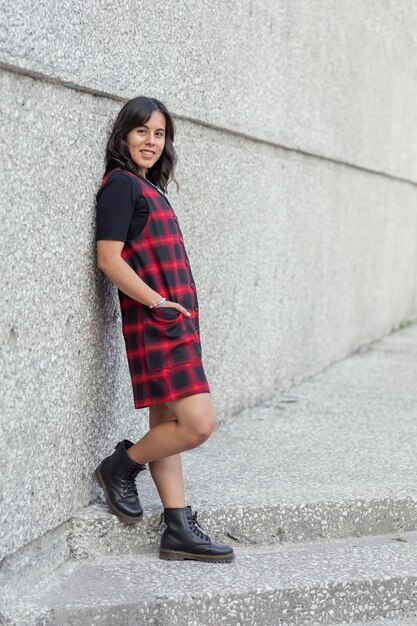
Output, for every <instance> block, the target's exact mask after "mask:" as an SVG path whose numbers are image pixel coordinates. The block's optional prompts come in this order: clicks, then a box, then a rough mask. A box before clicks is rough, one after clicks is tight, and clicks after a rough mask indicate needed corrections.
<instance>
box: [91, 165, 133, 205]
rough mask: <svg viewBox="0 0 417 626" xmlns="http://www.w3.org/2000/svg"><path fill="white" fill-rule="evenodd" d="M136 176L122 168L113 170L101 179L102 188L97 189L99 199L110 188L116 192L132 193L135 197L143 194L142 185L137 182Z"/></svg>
mask: <svg viewBox="0 0 417 626" xmlns="http://www.w3.org/2000/svg"><path fill="white" fill-rule="evenodd" d="M136 178H137V177H136V176H135V175H134V174H132V173H131V172H128V171H127V170H124V169H122V168H117V169H114V170H111V171H110V172H108V173H107V174H106V175H105V176H104V177H103V179H102V181H101V185H100V188H99V190H98V191H97V196H96V197H97V199H99V197H100V196H101V194H102V193H103V191H110V190H111V191H114V192H115V193H120V192H122V193H123V192H124V193H130V194H133V195H134V196H135V197H139V196H141V195H142V191H141V188H140V185H139V184H138V183H136V184H135V179H136Z"/></svg>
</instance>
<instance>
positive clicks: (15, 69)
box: [0, 61, 417, 187]
mask: <svg viewBox="0 0 417 626" xmlns="http://www.w3.org/2000/svg"><path fill="white" fill-rule="evenodd" d="M0 68H1V69H3V70H5V71H8V72H10V73H14V74H19V75H22V76H29V77H30V78H34V79H37V80H39V81H41V82H45V83H50V84H52V85H57V86H58V87H66V88H67V89H72V90H73V91H77V92H80V93H86V94H88V95H91V96H95V97H98V98H107V99H108V100H113V101H115V102H121V103H125V102H127V101H128V100H129V99H130V97H129V96H128V97H125V96H118V95H116V94H112V93H110V92H107V91H101V90H99V89H91V88H89V87H86V86H84V85H78V84H77V83H73V82H71V81H67V80H64V79H62V78H56V77H53V76H48V75H47V74H42V72H37V71H35V70H30V69H27V68H22V67H19V66H18V65H11V64H8V63H5V62H4V61H0ZM171 113H172V115H173V117H174V118H176V119H179V120H181V121H187V122H190V123H192V124H195V125H198V126H205V127H206V128H210V129H212V130H216V131H219V132H223V133H228V134H229V135H233V136H236V137H242V138H243V139H246V140H249V141H254V142H256V143H261V144H263V145H267V146H271V147H273V148H278V149H280V150H284V151H286V152H292V153H295V154H300V155H303V156H306V157H309V158H312V159H317V160H319V161H327V162H329V163H335V164H336V165H341V166H344V167H348V168H349V169H356V170H358V171H360V172H367V173H369V174H373V175H376V176H382V177H383V178H388V179H390V180H395V181H398V182H402V183H406V184H408V185H412V186H413V187H417V181H414V180H412V179H410V178H405V177H403V176H397V175H395V174H391V173H389V172H385V171H383V170H376V169H373V168H371V167H365V166H364V165H357V164H356V163H351V162H349V161H343V160H342V159H337V158H335V157H330V156H327V155H324V154H320V153H314V152H308V151H307V150H303V149H302V148H295V147H291V146H286V145H285V144H281V143H278V142H274V141H268V140H267V139H262V138H261V137H256V136H253V135H248V134H247V133H244V132H242V131H239V130H235V129H233V128H228V127H225V126H217V125H216V124H213V123H210V122H205V121H204V120H201V119H198V118H193V117H189V116H187V115H182V114H179V113H174V112H173V111H171Z"/></svg>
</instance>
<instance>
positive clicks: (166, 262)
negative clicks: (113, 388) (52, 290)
mask: <svg viewBox="0 0 417 626" xmlns="http://www.w3.org/2000/svg"><path fill="white" fill-rule="evenodd" d="M173 142H174V123H173V119H172V117H171V115H170V113H169V111H168V110H167V108H166V107H165V105H164V104H163V103H162V102H160V101H159V100H156V99H155V98H148V97H145V96H139V97H137V98H133V99H132V100H130V101H129V102H127V103H126V104H125V106H124V107H123V108H122V109H121V111H120V112H119V115H118V117H117V119H116V122H115V124H114V127H113V130H112V132H111V135H110V137H109V139H108V142H107V148H106V157H105V161H106V168H105V173H104V177H103V180H102V184H101V187H100V189H99V191H98V193H97V231H96V240H97V265H98V267H99V268H100V269H101V270H102V271H103V272H104V273H105V274H106V275H107V276H108V277H109V279H110V280H111V281H112V282H113V283H115V285H117V287H118V295H119V301H120V309H121V315H122V331H123V336H124V340H125V345H126V353H127V358H128V363H129V370H130V377H131V381H132V389H133V399H134V406H135V408H136V409H140V408H143V407H147V406H149V427H150V430H149V431H148V432H147V433H146V435H145V436H144V437H143V438H142V439H140V440H139V441H138V442H137V443H133V442H131V441H129V440H127V439H124V440H122V441H119V443H118V444H117V445H116V446H115V452H113V454H112V455H110V456H108V457H106V458H105V459H103V460H102V461H101V463H100V464H99V465H98V466H97V468H96V469H95V471H94V477H95V479H96V480H97V482H98V484H99V485H100V486H101V488H102V489H103V491H104V494H105V497H106V500H107V503H108V504H109V506H110V508H111V510H112V511H113V512H114V513H115V514H116V515H118V517H119V518H120V519H122V520H123V521H125V522H127V523H130V524H131V523H135V522H137V521H139V520H140V518H141V517H142V515H143V510H142V506H141V504H140V501H139V497H138V492H137V488H136V483H135V479H136V476H137V475H138V473H139V472H141V471H143V470H144V469H146V465H145V464H146V463H148V464H149V468H150V471H151V475H152V478H153V480H154V482H155V484H156V487H157V489H158V493H159V496H160V498H161V501H162V504H163V507H164V512H163V514H162V515H161V521H162V520H163V521H164V522H165V524H166V528H165V530H164V532H163V534H162V538H161V545H160V552H159V556H160V558H162V559H168V560H183V559H194V560H199V561H208V562H229V561H231V560H232V559H233V558H234V553H233V549H232V548H231V547H229V546H225V545H220V544H215V543H213V542H212V541H211V540H210V538H209V537H208V536H207V535H206V534H205V533H204V532H202V529H201V528H200V527H199V525H198V523H197V513H194V514H193V513H192V509H191V506H186V504H185V495H184V483H183V475H182V464H181V456H180V453H181V452H183V451H184V450H189V449H191V448H195V447H197V446H198V445H200V444H201V443H203V442H204V441H206V440H207V439H208V437H209V436H210V435H211V433H212V432H213V429H214V426H215V423H216V418H215V414H214V410H213V405H212V403H211V399H210V387H209V384H208V381H207V378H206V375H205V371H204V368H203V363H202V349H201V343H200V337H199V326H198V317H199V312H198V301H197V293H196V286H195V282H194V279H193V275H192V273H191V267H190V262H189V259H188V256H187V253H186V249H185V244H184V237H183V234H182V232H181V229H180V226H179V223H178V218H177V216H176V215H175V211H174V209H173V208H172V206H171V204H170V202H169V201H168V199H167V197H166V195H165V192H166V190H167V183H168V182H169V181H170V180H171V179H173V180H175V179H174V177H173V170H174V166H175V163H176V158H177V157H176V153H175V149H174V145H173ZM177 189H178V183H177Z"/></svg>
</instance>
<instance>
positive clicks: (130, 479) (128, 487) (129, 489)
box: [120, 465, 146, 496]
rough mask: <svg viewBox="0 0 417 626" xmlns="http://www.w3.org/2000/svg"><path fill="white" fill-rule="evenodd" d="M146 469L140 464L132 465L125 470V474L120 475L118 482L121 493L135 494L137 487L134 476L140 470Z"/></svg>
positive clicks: (136, 493)
mask: <svg viewBox="0 0 417 626" xmlns="http://www.w3.org/2000/svg"><path fill="white" fill-rule="evenodd" d="M144 469H146V466H145V465H140V467H132V468H130V469H127V470H126V471H125V474H124V475H123V476H122V478H121V480H120V482H121V485H122V488H123V493H124V495H125V496H137V495H138V489H137V487H136V481H135V479H136V476H137V475H138V474H139V472H141V471H142V470H144Z"/></svg>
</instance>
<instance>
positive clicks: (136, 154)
mask: <svg viewBox="0 0 417 626" xmlns="http://www.w3.org/2000/svg"><path fill="white" fill-rule="evenodd" d="M165 130H166V122H165V115H164V114H163V113H161V111H153V113H152V114H151V116H150V118H149V119H148V121H147V122H146V124H144V125H143V126H137V127H136V128H133V129H132V130H131V131H130V132H129V133H128V134H127V136H126V143H127V147H128V148H129V152H130V156H131V157H132V160H133V161H134V162H135V163H136V165H137V166H138V170H139V174H141V175H142V176H146V172H147V171H148V169H149V168H151V167H152V166H153V165H154V164H155V163H156V162H157V160H158V159H159V157H160V156H161V154H162V151H163V149H164V145H165Z"/></svg>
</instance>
